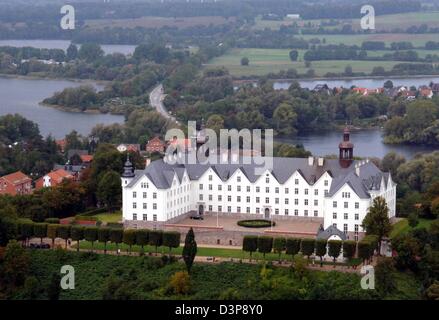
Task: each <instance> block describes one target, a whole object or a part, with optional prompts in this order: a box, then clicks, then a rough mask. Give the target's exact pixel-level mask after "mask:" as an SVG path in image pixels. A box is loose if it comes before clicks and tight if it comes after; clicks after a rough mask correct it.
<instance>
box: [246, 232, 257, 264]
mask: <svg viewBox="0 0 439 320" xmlns="http://www.w3.org/2000/svg"><path fill="white" fill-rule="evenodd" d="M257 249H258V237H257V236H252V235H246V236H244V238H243V240H242V250H243V251H245V252H250V261H251V260H252V255H253V252H255V251H256V250H257Z"/></svg>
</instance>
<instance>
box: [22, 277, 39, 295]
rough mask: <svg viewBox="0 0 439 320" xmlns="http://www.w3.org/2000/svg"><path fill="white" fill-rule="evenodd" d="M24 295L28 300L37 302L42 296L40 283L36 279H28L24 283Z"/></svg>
mask: <svg viewBox="0 0 439 320" xmlns="http://www.w3.org/2000/svg"><path fill="white" fill-rule="evenodd" d="M23 291H24V295H25V297H26V299H29V300H36V299H38V296H39V294H40V283H39V281H38V279H37V278H36V277H33V276H30V277H27V278H26V280H25V281H24V290H23Z"/></svg>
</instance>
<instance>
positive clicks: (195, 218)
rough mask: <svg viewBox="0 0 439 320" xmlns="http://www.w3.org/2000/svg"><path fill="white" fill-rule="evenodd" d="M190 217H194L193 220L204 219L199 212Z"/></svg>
mask: <svg viewBox="0 0 439 320" xmlns="http://www.w3.org/2000/svg"><path fill="white" fill-rule="evenodd" d="M191 219H194V220H204V218H203V216H201V215H199V214H197V215H195V216H191Z"/></svg>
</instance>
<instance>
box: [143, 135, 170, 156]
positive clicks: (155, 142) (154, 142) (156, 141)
mask: <svg viewBox="0 0 439 320" xmlns="http://www.w3.org/2000/svg"><path fill="white" fill-rule="evenodd" d="M145 150H146V151H147V152H149V153H153V152H160V153H163V152H165V143H164V142H163V141H162V140H161V139H160V138H159V137H154V138H152V139H151V140H149V141H148V143H147V144H146V147H145Z"/></svg>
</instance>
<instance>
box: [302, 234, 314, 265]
mask: <svg viewBox="0 0 439 320" xmlns="http://www.w3.org/2000/svg"><path fill="white" fill-rule="evenodd" d="M301 244H302V247H301V252H302V254H303V255H304V256H307V258H308V260H309V257H310V256H311V255H312V254H313V253H314V246H315V240H314V239H308V238H306V239H302V240H301Z"/></svg>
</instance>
